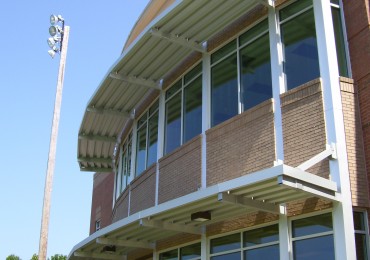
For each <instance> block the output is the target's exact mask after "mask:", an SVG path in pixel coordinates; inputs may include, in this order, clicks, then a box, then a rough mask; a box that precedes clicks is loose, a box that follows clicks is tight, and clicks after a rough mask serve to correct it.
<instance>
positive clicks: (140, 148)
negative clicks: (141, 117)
mask: <svg viewBox="0 0 370 260" xmlns="http://www.w3.org/2000/svg"><path fill="white" fill-rule="evenodd" d="M145 156H146V127H142V128H141V129H140V130H139V131H138V132H137V152H136V176H138V175H140V174H141V173H142V172H143V171H144V170H145Z"/></svg>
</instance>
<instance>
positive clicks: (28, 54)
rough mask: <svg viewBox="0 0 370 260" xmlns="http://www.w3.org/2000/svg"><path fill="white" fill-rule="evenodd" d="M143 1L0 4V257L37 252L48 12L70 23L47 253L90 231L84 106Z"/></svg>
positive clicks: (51, 64)
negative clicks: (82, 152)
mask: <svg viewBox="0 0 370 260" xmlns="http://www.w3.org/2000/svg"><path fill="white" fill-rule="evenodd" d="M148 2H149V0H121V1H119V0H104V1H102V0H100V1H99V0H97V1H88V0H77V1H76V0H66V1H55V0H49V1H41V0H36V1H32V0H30V1H26V0H23V1H22V0H13V1H5V2H4V3H2V5H1V8H0V24H1V25H2V26H1V37H0V98H1V101H0V120H1V125H0V146H1V149H0V164H1V170H0V177H1V178H0V207H1V210H0V223H1V231H0V259H5V258H6V257H7V256H8V255H10V254H15V255H18V256H19V257H20V258H21V259H23V260H26V259H30V258H31V257H32V255H33V254H34V253H38V247H39V236H40V226H41V212H42V202H43V195H44V184H45V175H46V166H47V159H48V152H49V140H50V133H51V122H52V115H53V109H54V99H55V91H56V83H57V73H58V66H59V56H56V57H55V58H54V59H51V58H50V56H49V55H48V54H47V51H48V50H49V47H48V45H47V42H46V40H47V38H48V37H49V34H48V28H49V26H50V24H49V17H50V14H61V15H62V16H63V17H64V19H65V21H66V25H69V26H70V36H69V45H68V53H67V61H66V71H65V78H64V89H63V99H62V109H61V115H60V124H59V134H58V143H57V154H56V166H55V171H54V181H53V191H52V201H51V213H50V214H51V215H50V226H49V242H48V256H49V257H50V256H52V255H54V254H64V255H68V254H69V253H70V250H71V249H72V247H73V246H74V245H75V244H77V243H78V242H80V241H81V240H83V239H85V238H86V237H87V236H88V233H89V223H90V207H91V195H92V181H93V173H89V172H80V170H79V167H78V163H77V159H76V158H77V136H78V130H79V127H80V123H81V121H82V117H83V114H84V109H85V106H86V104H87V102H88V100H89V99H90V97H91V95H92V94H93V93H94V91H95V90H96V88H97V87H98V85H99V84H100V82H101V81H102V80H103V76H104V75H105V74H106V72H107V71H108V69H109V67H110V66H111V65H112V64H113V63H114V62H115V61H116V60H117V59H118V57H119V55H120V53H121V51H122V47H123V45H124V43H125V41H126V39H127V36H128V34H129V33H130V31H131V29H132V27H133V25H134V24H135V22H136V21H137V19H138V17H139V15H140V14H141V12H142V11H143V10H144V8H145V6H146V5H147V3H148Z"/></svg>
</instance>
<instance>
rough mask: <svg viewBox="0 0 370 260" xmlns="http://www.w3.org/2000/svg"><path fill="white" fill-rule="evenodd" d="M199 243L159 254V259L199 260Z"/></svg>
mask: <svg viewBox="0 0 370 260" xmlns="http://www.w3.org/2000/svg"><path fill="white" fill-rule="evenodd" d="M200 254H201V244H200V243H196V244H192V245H188V246H184V247H181V248H176V249H173V250H170V251H167V252H163V253H160V254H159V260H200V257H201V255H200Z"/></svg>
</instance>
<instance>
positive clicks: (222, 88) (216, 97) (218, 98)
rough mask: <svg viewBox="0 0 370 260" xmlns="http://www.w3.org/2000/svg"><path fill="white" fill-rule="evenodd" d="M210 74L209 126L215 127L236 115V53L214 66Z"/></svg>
mask: <svg viewBox="0 0 370 260" xmlns="http://www.w3.org/2000/svg"><path fill="white" fill-rule="evenodd" d="M211 74H212V76H211V91H212V94H211V95H212V96H211V113H212V115H211V125H212V126H215V125H218V124H219V123H222V122H224V121H225V120H227V119H229V118H232V117H233V116H235V115H237V114H238V99H239V98H238V78H237V77H238V64H237V56H236V53H234V54H233V55H231V56H230V57H228V58H226V59H225V60H223V61H221V62H219V63H218V64H217V65H215V66H214V67H213V68H212V71H211Z"/></svg>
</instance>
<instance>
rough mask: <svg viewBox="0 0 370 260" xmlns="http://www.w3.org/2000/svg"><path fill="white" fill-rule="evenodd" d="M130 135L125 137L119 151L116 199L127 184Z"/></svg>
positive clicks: (130, 144)
mask: <svg viewBox="0 0 370 260" xmlns="http://www.w3.org/2000/svg"><path fill="white" fill-rule="evenodd" d="M131 151H132V133H130V134H129V135H128V136H127V139H126V141H125V142H124V143H123V145H122V147H121V150H120V159H119V162H118V167H117V172H116V198H118V197H119V195H120V194H121V193H122V191H123V190H124V189H125V188H126V186H127V185H128V184H129V178H130V172H131Z"/></svg>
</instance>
